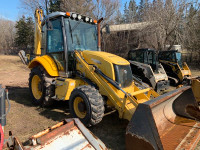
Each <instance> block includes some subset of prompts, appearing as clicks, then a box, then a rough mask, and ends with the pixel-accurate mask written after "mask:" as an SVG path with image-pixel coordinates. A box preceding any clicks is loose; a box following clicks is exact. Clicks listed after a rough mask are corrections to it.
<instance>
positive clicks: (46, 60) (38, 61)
mask: <svg viewBox="0 0 200 150" xmlns="http://www.w3.org/2000/svg"><path fill="white" fill-rule="evenodd" d="M37 66H43V67H44V68H45V70H46V71H47V73H48V74H49V75H50V76H52V77H57V76H58V75H59V74H58V69H57V66H56V63H55V62H54V60H53V59H52V58H51V57H50V56H48V55H44V56H41V57H36V58H34V59H33V60H32V61H31V62H30V63H29V64H28V67H29V68H30V69H32V68H35V67H37Z"/></svg>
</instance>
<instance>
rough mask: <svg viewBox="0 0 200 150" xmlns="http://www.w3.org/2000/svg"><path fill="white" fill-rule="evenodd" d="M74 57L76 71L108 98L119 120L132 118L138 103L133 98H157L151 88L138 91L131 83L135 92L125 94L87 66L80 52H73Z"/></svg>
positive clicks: (98, 71)
mask: <svg viewBox="0 0 200 150" xmlns="http://www.w3.org/2000/svg"><path fill="white" fill-rule="evenodd" d="M75 57H76V58H77V70H79V71H81V72H82V73H83V72H85V73H86V76H87V77H88V78H89V79H90V80H92V81H93V82H94V83H96V84H97V85H98V87H99V91H104V92H105V93H104V95H105V96H107V97H108V99H109V100H110V101H111V102H112V104H113V105H114V106H115V108H116V109H117V110H118V111H119V117H120V118H124V119H128V120H130V119H131V118H132V115H133V113H134V112H135V109H136V107H137V106H138V103H139V102H138V101H137V100H136V99H135V98H134V96H137V95H141V94H142V96H143V100H149V99H150V97H151V96H153V97H157V96H159V95H158V94H157V93H156V92H155V91H154V90H152V89H151V88H146V89H143V90H139V89H138V88H137V87H136V86H135V84H134V83H132V85H131V86H133V87H134V89H135V91H134V92H133V93H131V94H130V93H126V92H125V91H124V90H123V89H122V88H121V87H120V86H119V85H117V84H116V82H115V81H113V80H112V79H110V78H109V77H107V76H106V75H105V74H103V73H102V72H101V71H100V70H99V69H98V68H96V67H95V66H94V65H89V64H88V63H87V62H86V61H85V60H84V58H83V57H82V54H81V52H79V51H75ZM79 66H82V67H79ZM116 90H118V92H116ZM145 92H147V95H145V94H144V93H145ZM121 95H122V96H121ZM121 97H122V98H121ZM141 102H144V101H141Z"/></svg>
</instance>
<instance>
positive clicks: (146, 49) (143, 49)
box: [129, 48, 155, 52]
mask: <svg viewBox="0 0 200 150" xmlns="http://www.w3.org/2000/svg"><path fill="white" fill-rule="evenodd" d="M135 51H144V52H145V51H155V50H154V49H149V48H140V49H133V50H130V51H129V52H135Z"/></svg>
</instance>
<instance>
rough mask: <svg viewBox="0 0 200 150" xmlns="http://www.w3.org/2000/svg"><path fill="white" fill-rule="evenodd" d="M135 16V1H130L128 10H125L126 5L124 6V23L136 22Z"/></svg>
mask: <svg viewBox="0 0 200 150" xmlns="http://www.w3.org/2000/svg"><path fill="white" fill-rule="evenodd" d="M136 16H137V5H136V3H135V0H131V1H130V2H129V5H128V8H127V3H125V5H124V22H125V23H131V22H136V21H137V19H136Z"/></svg>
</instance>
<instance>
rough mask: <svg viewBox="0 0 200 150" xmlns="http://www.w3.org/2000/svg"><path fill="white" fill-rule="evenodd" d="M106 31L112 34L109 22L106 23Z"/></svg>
mask: <svg viewBox="0 0 200 150" xmlns="http://www.w3.org/2000/svg"><path fill="white" fill-rule="evenodd" d="M106 33H107V34H110V25H109V24H106Z"/></svg>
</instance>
